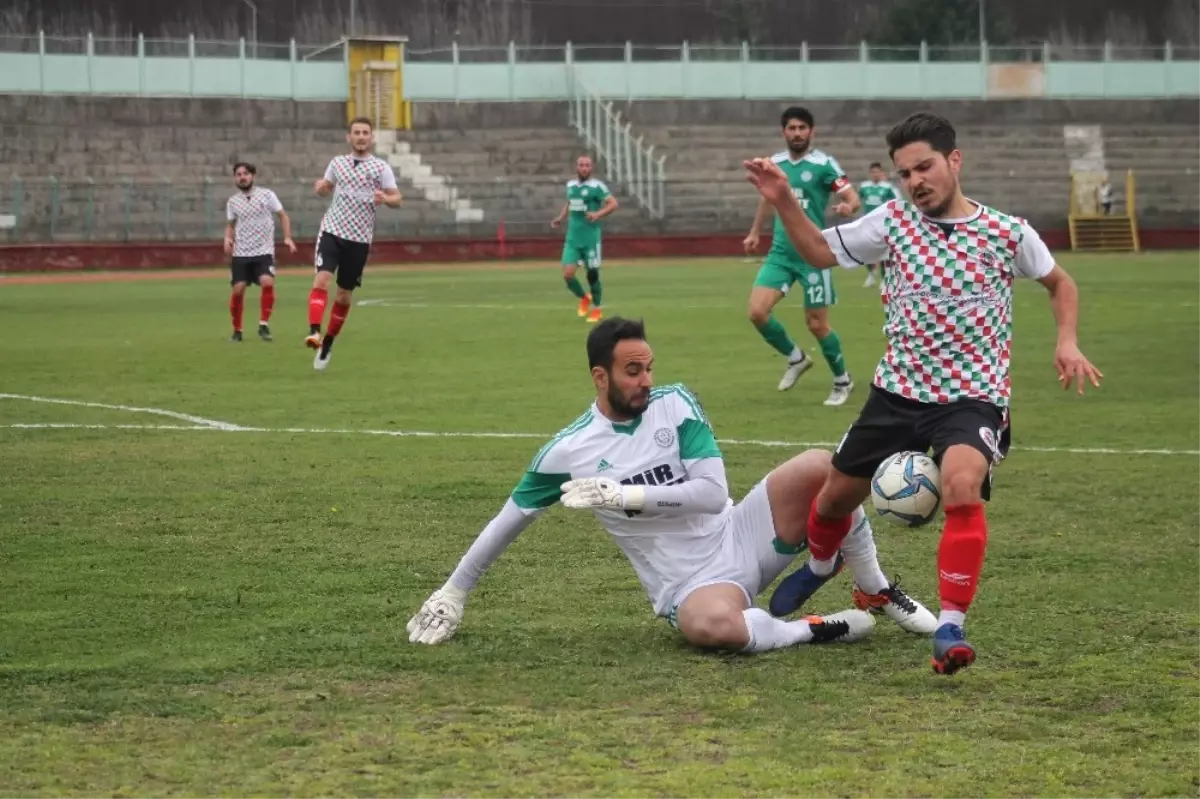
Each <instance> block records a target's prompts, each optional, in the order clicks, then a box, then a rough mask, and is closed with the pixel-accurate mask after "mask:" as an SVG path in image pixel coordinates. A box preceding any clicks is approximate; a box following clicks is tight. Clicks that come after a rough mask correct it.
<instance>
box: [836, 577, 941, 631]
mask: <svg viewBox="0 0 1200 799" xmlns="http://www.w3.org/2000/svg"><path fill="white" fill-rule="evenodd" d="M852 596H853V597H854V605H855V607H858V608H860V609H862V610H869V611H871V612H872V613H883V614H885V615H887V617H888V618H889V619H891V620H892V621H894V622H896V625H897V626H898V627H899V628H900V629H901V630H904V631H905V632H910V633H914V634H916V635H933V633H934V632H935V631H936V630H937V627H938V623H937V617H936V616H934V615H933V614H932V613H930V612H929V609H928V608H927V607H925V606H924V605H922V604H921V603H920V602H918V601H917V600H915V599H913V598H912V597H910V596H909V595H908V594H906V593H904V592H903V591H901V590H900V581H899V580H897V581H896V582H894V583H892V584H891V585H889V586H888V587H887V588H886V589H884V590H883V591H881V592H879V593H878V594H868V593H865V592H864V591H863V590H862V589H861V588H859V587H858V586H854V591H853V593H852Z"/></svg>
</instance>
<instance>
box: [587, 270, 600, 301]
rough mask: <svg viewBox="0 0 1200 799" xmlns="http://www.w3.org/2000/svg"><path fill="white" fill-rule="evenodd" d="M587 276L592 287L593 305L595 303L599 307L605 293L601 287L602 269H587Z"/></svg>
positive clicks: (589, 285)
mask: <svg viewBox="0 0 1200 799" xmlns="http://www.w3.org/2000/svg"><path fill="white" fill-rule="evenodd" d="M587 277H588V287H589V288H591V290H592V305H595V306H596V307H597V308H599V307H600V306H601V304H602V303H601V301H600V297H601V296H602V294H603V289H602V288H601V287H600V270H599V269H589V270H587Z"/></svg>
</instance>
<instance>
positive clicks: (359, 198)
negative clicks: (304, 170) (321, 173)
mask: <svg viewBox="0 0 1200 799" xmlns="http://www.w3.org/2000/svg"><path fill="white" fill-rule="evenodd" d="M325 179H326V180H328V181H330V182H331V183H333V201H332V202H330V204H329V210H328V211H326V212H325V218H324V219H322V220H321V230H322V231H324V232H326V233H330V234H332V235H334V236H337V237H338V238H342V239H346V240H347V241H359V242H362V243H364V244H370V243H371V238H372V237H373V236H374V235H375V208H376V206H375V191H376V190H377V189H384V190H386V189H394V188H396V173H395V172H393V171H392V167H391V165H390V164H388V162H387V161H384V160H383V159H382V158H376V157H375V156H373V155H369V156H367V157H366V158H355V157H354V156H353V155H339V156H337V157H335V158H334V159H333V160H332V161H330V162H329V166H328V167H327V168H326V169H325Z"/></svg>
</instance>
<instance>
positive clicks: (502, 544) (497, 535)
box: [450, 498, 545, 591]
mask: <svg viewBox="0 0 1200 799" xmlns="http://www.w3.org/2000/svg"><path fill="white" fill-rule="evenodd" d="M544 512H545V511H544V509H543V510H522V509H521V508H519V507H517V504H516V503H515V502H513V501H512V499H511V498H510V499H509V500H508V501H507V502H505V503H504V507H503V508H501V509H500V512H499V513H497V514H496V516H495V517H494V518H493V519H492V520H491V521H490V522H488V525H487V527H484V528H483V532H481V533H480V534H479V536H478V537H477V538H476V539H475V543H473V544H471V547H470V549H468V550H467V552H466V554H465V555H463V556H462V560H460V561H459V562H458V567H457V568H456V569H455V570H454V573H453V574H451V575H450V582H451V583H453V584H454V585H456V586H458V587H459V588H461V589H462V590H464V591H470V590H471V589H472V588H474V587H475V583H477V582H479V578H480V577H482V576H483V573H484V572H485V571H487V569H488V567H489V566H491V565H492V564H493V563H495V562H496V558H498V557H500V555H501V554H503V553H504V550H505V549H507V548H508V545H509V544H511V543H512V542H513V541H516V540H517V536H519V535H520V534H521V532H522V531H523V530H524V529H525V528H526V527H528V526H529V525H531V524H533V522H534V520H535V519H537V517H538V516H541V515H542V513H544Z"/></svg>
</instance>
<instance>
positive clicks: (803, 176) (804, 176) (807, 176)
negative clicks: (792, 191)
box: [800, 169, 812, 183]
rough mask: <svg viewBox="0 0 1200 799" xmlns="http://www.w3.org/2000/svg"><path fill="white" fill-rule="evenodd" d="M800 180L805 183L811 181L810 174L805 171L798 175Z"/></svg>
mask: <svg viewBox="0 0 1200 799" xmlns="http://www.w3.org/2000/svg"><path fill="white" fill-rule="evenodd" d="M800 179H801V180H803V181H804V182H805V183H808V182H809V181H810V180H812V172H809V171H808V170H807V169H806V170H804V171H803V172H801V173H800Z"/></svg>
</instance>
